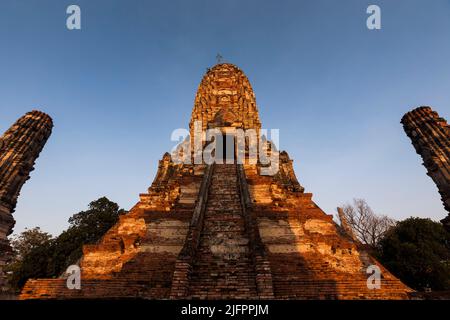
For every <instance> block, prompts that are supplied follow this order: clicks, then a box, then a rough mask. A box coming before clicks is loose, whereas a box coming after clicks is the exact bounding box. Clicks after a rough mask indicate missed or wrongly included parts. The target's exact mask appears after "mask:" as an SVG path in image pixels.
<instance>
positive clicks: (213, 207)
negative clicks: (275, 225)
mask: <svg viewBox="0 0 450 320" xmlns="http://www.w3.org/2000/svg"><path fill="white" fill-rule="evenodd" d="M236 170H237V168H236V165H235V164H216V165H215V169H214V172H213V175H212V178H211V186H210V189H209V194H208V201H207V204H206V210H205V216H204V222H203V229H202V231H201V233H200V243H199V246H198V249H197V253H196V258H195V260H194V261H195V262H194V265H193V268H192V274H191V279H190V285H189V289H188V297H190V298H193V299H227V298H232V299H246V298H247V299H248V298H256V297H257V289H256V274H255V268H254V266H253V262H252V259H251V255H250V248H249V238H248V235H247V232H246V230H245V220H244V216H243V210H242V207H241V200H240V194H239V188H238V176H237V171H236Z"/></svg>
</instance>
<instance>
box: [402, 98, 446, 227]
mask: <svg viewBox="0 0 450 320" xmlns="http://www.w3.org/2000/svg"><path fill="white" fill-rule="evenodd" d="M401 123H402V124H403V128H404V129H405V132H406V134H407V135H408V137H409V138H410V139H411V140H412V144H413V146H414V148H415V149H416V151H417V153H418V154H420V155H421V157H422V159H423V165H424V166H425V168H426V169H427V171H428V175H429V176H430V177H431V179H433V181H434V182H435V183H436V185H437V187H438V189H439V193H440V195H441V197H442V202H443V203H444V207H445V209H446V210H447V211H448V212H449V215H448V216H447V217H446V218H445V219H443V220H441V222H442V223H443V224H444V226H445V227H446V228H447V230H450V126H449V125H448V124H447V121H446V120H445V119H443V118H441V117H439V115H438V113H437V112H435V111H433V110H432V109H431V108H430V107H419V108H417V109H414V110H412V111H410V112H408V113H406V114H405V115H404V116H403V118H402V120H401Z"/></svg>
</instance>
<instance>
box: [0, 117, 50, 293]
mask: <svg viewBox="0 0 450 320" xmlns="http://www.w3.org/2000/svg"><path fill="white" fill-rule="evenodd" d="M52 128H53V121H52V119H51V118H50V117H49V116H48V115H47V114H45V113H43V112H40V111H36V110H35V111H31V112H28V113H27V114H25V115H24V116H23V117H21V118H20V119H18V120H17V121H16V122H15V123H14V124H13V125H12V126H11V127H10V128H9V129H8V130H7V131H6V132H5V133H4V134H3V135H2V136H1V137H0V293H1V292H2V291H3V290H7V285H6V277H5V275H4V273H3V268H4V266H5V264H6V263H7V261H8V260H9V257H10V254H11V248H10V246H9V242H8V239H7V237H8V235H9V234H11V232H12V229H13V226H14V224H15V221H14V218H13V216H12V213H13V212H14V209H15V207H16V203H17V198H18V197H19V194H20V190H21V189H22V186H23V185H24V183H25V182H26V181H27V180H28V179H29V178H30V172H31V171H33V170H34V163H35V161H36V159H37V158H38V156H39V154H40V152H41V151H42V149H43V148H44V145H45V143H46V142H47V139H48V138H49V137H50V134H51V132H52Z"/></svg>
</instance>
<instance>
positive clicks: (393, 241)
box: [378, 218, 450, 291]
mask: <svg viewBox="0 0 450 320" xmlns="http://www.w3.org/2000/svg"><path fill="white" fill-rule="evenodd" d="M378 259H379V260H380V262H381V263H383V264H384V265H385V266H386V267H387V268H388V269H389V270H390V271H391V272H392V273H393V274H394V275H396V276H397V277H398V278H400V279H401V280H402V281H403V282H404V283H406V284H407V285H408V286H410V287H411V288H413V289H416V290H419V291H422V290H424V289H425V288H430V289H432V290H450V233H449V232H448V231H446V230H445V229H444V227H443V226H442V224H441V223H438V222H434V221H432V220H430V219H420V218H409V219H406V220H404V221H401V222H398V223H397V225H396V226H395V227H393V228H391V229H390V230H389V231H388V232H387V233H386V234H385V236H384V237H383V238H382V239H381V240H380V242H379V254H378Z"/></svg>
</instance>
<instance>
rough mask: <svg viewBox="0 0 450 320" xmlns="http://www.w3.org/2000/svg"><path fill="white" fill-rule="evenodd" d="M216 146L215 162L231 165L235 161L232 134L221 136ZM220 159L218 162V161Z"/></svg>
mask: <svg viewBox="0 0 450 320" xmlns="http://www.w3.org/2000/svg"><path fill="white" fill-rule="evenodd" d="M218 142H219V143H218V144H217V145H216V148H217V149H216V150H217V151H218V152H217V154H218V157H217V159H216V161H217V162H219V163H220V160H221V161H222V163H227V164H232V163H234V159H235V139H234V135H232V134H224V135H222V139H218ZM219 159H220V160H219Z"/></svg>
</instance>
